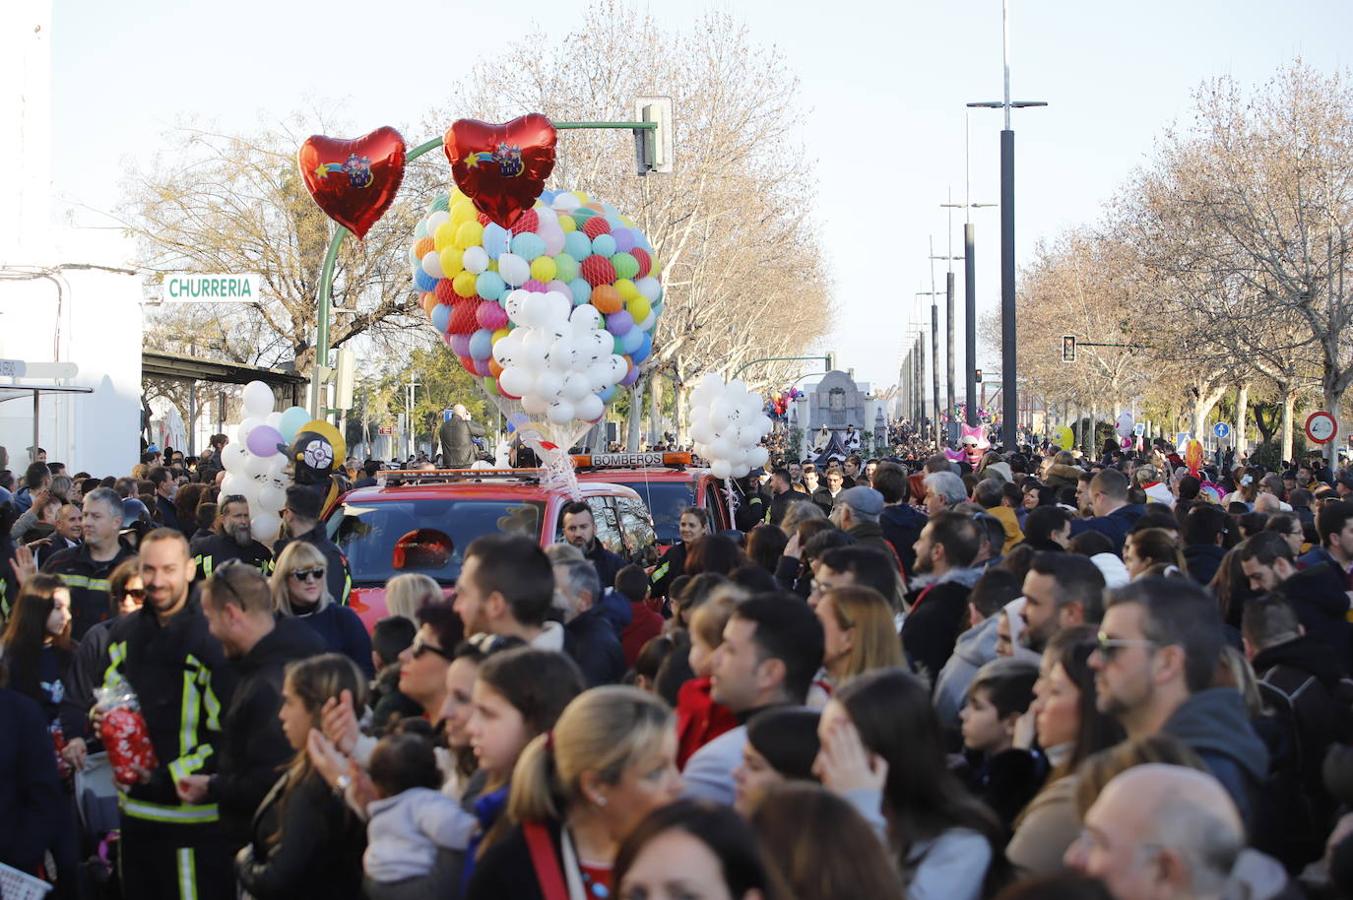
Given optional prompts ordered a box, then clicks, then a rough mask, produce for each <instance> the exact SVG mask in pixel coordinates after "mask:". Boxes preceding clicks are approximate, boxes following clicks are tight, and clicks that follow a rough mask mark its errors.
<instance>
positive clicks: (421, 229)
mask: <svg viewBox="0 0 1353 900" xmlns="http://www.w3.org/2000/svg"><path fill="white" fill-rule="evenodd" d="M413 236H414V239H415V240H418V239H421V238H425V237H427V236H428V223H427V222H425V221H423V220H422V219H419V220H418V224H417V225H415V226H413Z"/></svg>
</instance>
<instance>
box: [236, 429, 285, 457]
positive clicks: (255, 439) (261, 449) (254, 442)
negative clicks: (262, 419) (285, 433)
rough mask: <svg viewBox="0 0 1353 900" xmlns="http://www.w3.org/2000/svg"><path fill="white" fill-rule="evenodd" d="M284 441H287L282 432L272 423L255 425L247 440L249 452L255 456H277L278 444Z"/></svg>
mask: <svg viewBox="0 0 1353 900" xmlns="http://www.w3.org/2000/svg"><path fill="white" fill-rule="evenodd" d="M282 443H285V442H284V441H283V440H282V432H280V431H278V430H277V429H276V428H273V427H272V426H271V425H255V426H254V427H253V428H251V429H250V430H249V439H248V440H247V441H245V445H246V446H248V447H249V452H250V453H252V454H254V455H255V456H276V455H277V446H278V444H282Z"/></svg>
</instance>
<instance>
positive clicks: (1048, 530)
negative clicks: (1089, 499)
mask: <svg viewBox="0 0 1353 900" xmlns="http://www.w3.org/2000/svg"><path fill="white" fill-rule="evenodd" d="M1022 525H1023V528H1024V544H1025V545H1027V546H1029V547H1032V548H1033V549H1035V550H1038V551H1040V552H1051V553H1061V552H1062V551H1064V550H1066V548H1067V545H1068V544H1069V543H1071V513H1070V512H1069V511H1067V510H1066V509H1063V508H1062V507H1060V506H1038V507H1035V508H1034V509H1032V510H1030V511H1029V514H1028V515H1027V516H1025V518H1024V522H1023V523H1022Z"/></svg>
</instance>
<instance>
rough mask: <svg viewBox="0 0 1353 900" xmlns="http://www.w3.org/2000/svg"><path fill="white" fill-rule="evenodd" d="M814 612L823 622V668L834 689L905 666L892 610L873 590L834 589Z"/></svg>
mask: <svg viewBox="0 0 1353 900" xmlns="http://www.w3.org/2000/svg"><path fill="white" fill-rule="evenodd" d="M814 612H816V613H817V618H818V621H819V622H821V623H822V632H823V638H824V647H823V654H822V668H823V669H825V670H826V673H827V680H828V681H830V682H831V684H832V686H833V687H840V686H841V685H843V684H845V683H846V682H847V681H850V679H852V678H855V677H857V676H859V675H863V674H864V673H865V672H869V671H872V670H874V669H886V668H889V667H892V666H901V665H902V664H903V663H902V642H901V641H900V640H899V639H898V637H897V628H896V626H895V625H894V624H893V611H892V608H891V607H890V606H889V605H888V601H887V600H885V599H883V595H882V594H880V593H879V592H878V591H876V590H874V589H873V588H868V587H858V586H855V585H850V586H846V587H839V588H832V589H831V590H829V591H827V592H825V593H824V594H823V595H822V598H821V599H820V600H819V601H818V604H817V608H816V609H815V610H814Z"/></svg>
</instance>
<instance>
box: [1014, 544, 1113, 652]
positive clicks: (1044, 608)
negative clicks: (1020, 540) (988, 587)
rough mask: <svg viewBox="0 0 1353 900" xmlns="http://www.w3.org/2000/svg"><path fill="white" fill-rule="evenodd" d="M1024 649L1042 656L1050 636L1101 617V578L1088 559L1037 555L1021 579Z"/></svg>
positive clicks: (1049, 554)
mask: <svg viewBox="0 0 1353 900" xmlns="http://www.w3.org/2000/svg"><path fill="white" fill-rule="evenodd" d="M1024 601H1025V602H1024V608H1023V609H1022V610H1021V611H1020V618H1022V619H1023V620H1024V634H1023V641H1024V646H1026V647H1028V648H1029V649H1030V650H1033V651H1034V652H1035V653H1042V652H1043V648H1045V647H1046V646H1047V644H1048V641H1049V640H1051V639H1052V636H1053V635H1054V634H1056V633H1057V632H1059V631H1061V630H1062V629H1063V628H1070V627H1072V626H1074V625H1095V624H1098V623H1099V620H1100V619H1102V618H1103V617H1104V575H1103V573H1101V572H1100V571H1099V566H1097V565H1095V564H1094V563H1093V562H1091V561H1090V559H1089V558H1088V557H1085V556H1080V555H1077V554H1074V553H1047V552H1043V553H1039V554H1037V555H1036V556H1034V560H1033V563H1032V564H1031V565H1030V566H1029V572H1028V574H1027V575H1025V576H1024Z"/></svg>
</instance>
